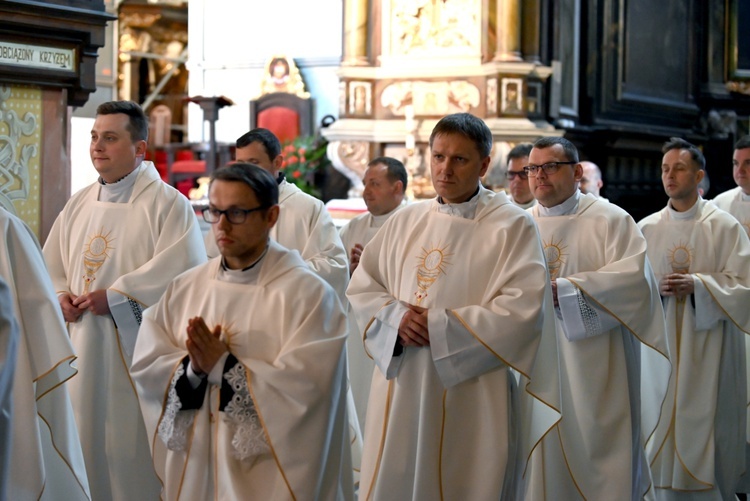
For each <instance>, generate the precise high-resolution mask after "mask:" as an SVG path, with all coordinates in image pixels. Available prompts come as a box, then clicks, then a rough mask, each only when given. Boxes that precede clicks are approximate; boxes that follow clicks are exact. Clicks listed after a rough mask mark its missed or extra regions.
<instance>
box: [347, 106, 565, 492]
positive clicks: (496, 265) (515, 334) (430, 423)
mask: <svg viewBox="0 0 750 501" xmlns="http://www.w3.org/2000/svg"><path fill="white" fill-rule="evenodd" d="M492 144H493V138H492V132H491V131H490V129H489V127H487V125H486V124H485V123H484V121H482V120H481V119H479V118H477V117H474V116H472V115H470V114H468V113H458V114H454V115H448V116H446V117H444V118H442V119H441V120H440V121H439V122H438V123H437V125H436V126H435V128H434V129H433V131H432V134H431V136H430V149H431V154H432V157H431V173H432V183H433V186H434V188H435V191H436V192H437V194H438V196H437V198H436V199H433V200H430V201H425V202H422V203H418V204H411V205H408V206H406V207H404V208H402V209H400V210H399V211H398V212H396V214H394V215H393V216H392V217H391V218H389V219H388V221H386V223H385V224H384V225H383V227H382V228H381V229H380V230H379V231H378V233H377V234H376V235H375V237H374V238H373V239H372V240H371V241H370V242H369V243H368V244H367V246H365V249H364V251H363V253H362V257H361V260H360V264H359V266H358V267H357V269H356V270H355V272H354V274H353V275H352V279H351V283H350V285H349V288H348V290H347V296H348V297H349V300H350V302H351V304H352V308H353V310H354V312H355V314H356V315H357V321H358V323H359V325H361V326H363V328H364V334H363V336H364V344H365V350H366V351H367V353H368V354H369V355H370V357H372V359H373V361H374V363H375V365H376V369H375V371H374V373H373V375H372V386H371V390H370V400H369V404H368V411H367V426H366V428H365V447H364V451H363V460H362V474H361V484H360V498H361V499H368V500H376V501H377V500H389V501H390V500H394V499H471V500H497V499H515V495H516V489H517V484H518V480H519V478H520V475H521V473H522V472H521V471H520V470H521V469H522V468H520V469H517V468H516V467H517V466H518V465H519V464H520V463H521V462H522V461H520V458H524V457H525V454H526V453H527V452H528V450H529V449H530V448H531V444H533V443H535V442H536V440H538V439H539V435H536V434H535V433H539V434H544V433H545V432H546V431H547V430H548V429H549V428H550V427H551V426H552V424H553V423H554V421H555V420H557V419H559V414H558V413H557V412H556V411H555V409H556V407H555V405H556V400H555V398H556V394H557V395H559V392H558V391H557V390H558V388H557V387H556V386H555V385H554V383H553V382H551V381H545V380H543V379H542V378H541V377H540V378H536V377H535V374H534V372H533V369H534V367H535V364H534V362H535V360H536V362H537V366H548V365H551V366H553V367H556V357H555V353H554V346H553V344H554V338H553V337H552V336H553V335H554V333H553V332H551V331H550V330H549V329H545V326H549V325H550V324H549V323H545V319H546V318H551V316H552V311H551V306H552V305H551V297H550V292H549V286H548V285H547V283H546V277H547V271H546V268H545V265H544V257H543V254H542V249H541V246H540V243H539V239H538V236H537V233H536V230H535V228H534V225H533V221H532V220H531V218H530V217H529V215H528V214H526V213H525V212H524V211H523V210H521V209H519V208H518V207H516V206H514V205H513V204H512V203H510V201H509V200H508V197H507V196H506V195H505V194H504V193H494V192H491V191H489V190H487V189H485V188H484V187H482V185H481V183H480V178H481V177H482V176H483V175H484V174H485V172H486V171H487V168H488V167H489V164H490V150H491V148H492ZM543 313H547V315H543ZM550 334H551V335H552V336H550ZM550 343H552V344H550ZM543 347H544V348H545V349H543ZM538 353H539V354H542V353H544V354H545V355H548V356H545V357H544V358H543V359H541V360H537V359H536V357H537V354H538ZM511 369H516V370H517V371H518V372H519V373H520V374H521V376H520V378H521V381H522V383H521V385H520V386H518V387H516V379H515V378H514V376H513V374H512V373H511ZM529 377H530V379H531V383H530V385H527V383H529ZM534 385H537V386H534ZM537 390H539V391H537ZM519 394H525V395H527V396H528V401H527V403H528V405H529V407H531V408H539V409H540V411H541V412H543V413H545V414H543V415H542V414H540V415H538V416H537V417H538V419H537V421H535V423H534V424H535V426H530V421H529V420H528V419H525V418H524V417H521V416H520V412H521V409H520V406H519V405H518V396H519ZM516 426H518V428H517V427H516ZM467 451H470V453H468V454H467Z"/></svg>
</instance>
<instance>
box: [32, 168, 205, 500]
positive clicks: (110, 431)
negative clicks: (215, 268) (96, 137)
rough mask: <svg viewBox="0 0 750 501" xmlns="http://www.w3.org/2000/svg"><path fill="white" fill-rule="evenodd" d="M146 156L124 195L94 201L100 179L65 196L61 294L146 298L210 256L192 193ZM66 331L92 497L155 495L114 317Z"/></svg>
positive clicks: (57, 244) (56, 238)
mask: <svg viewBox="0 0 750 501" xmlns="http://www.w3.org/2000/svg"><path fill="white" fill-rule="evenodd" d="M146 164H147V165H146V168H145V169H142V171H141V172H140V173H139V175H138V178H137V180H136V183H135V186H134V188H133V193H132V195H131V197H130V201H129V202H127V203H109V202H100V201H98V200H97V196H98V191H99V184H98V183H95V184H93V185H91V186H89V187H87V188H84V189H83V190H81V191H79V192H78V193H76V194H75V195H74V196H73V197H72V198H71V199H70V200H69V201H68V203H67V204H66V206H65V208H64V209H63V211H62V212H61V213H60V215H59V216H58V218H57V220H56V221H55V224H54V225H53V227H52V230H51V232H50V235H49V237H48V239H47V242H46V244H45V246H44V257H45V259H46V261H47V265H48V268H49V271H50V275H51V277H52V283H53V285H54V287H55V289H56V291H57V293H58V294H59V293H62V292H70V293H71V294H73V295H74V296H77V295H80V294H82V293H84V292H87V291H93V290H100V289H111V290H114V291H116V292H119V293H120V294H122V295H124V296H126V297H128V298H130V299H132V300H134V301H135V302H137V303H138V304H139V305H141V306H142V307H144V308H145V307H148V306H150V305H152V304H154V303H156V301H157V300H158V299H159V297H161V295H162V293H163V292H164V290H165V289H166V287H167V285H168V284H169V282H170V281H171V280H172V279H173V278H174V277H175V276H177V275H179V274H180V273H182V272H184V271H185V270H188V269H190V268H192V267H193V266H195V265H197V264H200V263H201V262H204V261H205V259H206V256H205V247H204V246H203V244H202V242H201V233H200V229H199V228H198V222H197V220H196V218H195V213H194V212H193V210H192V208H191V206H190V204H189V202H188V201H187V199H186V198H185V197H184V196H183V195H182V194H180V193H179V192H178V191H177V190H175V189H174V188H172V187H170V186H169V185H167V184H166V183H164V182H163V181H162V180H161V178H160V177H159V175H158V173H157V172H156V169H155V168H154V167H153V165H152V164H151V163H150V162H146ZM68 331H69V332H70V339H71V341H72V342H73V347H74V349H75V351H76V354H77V355H78V361H77V368H78V375H77V376H76V377H75V378H73V380H71V383H70V394H71V400H72V402H73V409H74V411H75V416H76V421H77V425H78V429H79V433H80V438H81V445H82V447H83V453H84V457H85V460H86V470H87V472H88V477H89V483H90V486H91V493H92V496H93V498H94V499H115V500H117V499H123V500H125V499H128V500H129V499H153V498H154V496H158V492H159V488H160V483H159V480H158V479H157V478H156V476H155V474H154V470H153V467H152V464H151V461H150V453H149V448H148V441H147V438H146V432H145V428H144V426H143V419H142V417H141V412H140V408H139V405H138V399H137V397H136V393H135V387H134V385H133V382H132V380H131V378H130V375H129V372H128V369H129V366H130V358H131V357H130V356H129V355H128V354H127V352H126V350H124V349H123V343H122V340H121V336H120V334H119V333H118V331H117V328H116V326H115V324H114V322H113V320H112V318H111V317H110V316H108V315H104V316H97V315H93V314H92V313H90V312H86V313H84V314H83V316H82V317H81V318H80V319H79V320H78V321H77V322H74V323H69V324H68Z"/></svg>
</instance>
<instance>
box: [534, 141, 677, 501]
mask: <svg viewBox="0 0 750 501" xmlns="http://www.w3.org/2000/svg"><path fill="white" fill-rule="evenodd" d="M526 171H527V173H528V175H529V185H530V186H531V190H532V192H533V193H534V196H535V198H536V199H537V202H538V204H537V205H536V206H535V207H533V208H531V209H529V212H530V213H531V214H532V215H533V216H534V220H535V221H536V224H537V227H538V228H539V233H540V236H541V237H542V242H543V245H544V250H545V254H546V257H547V265H548V267H549V276H550V280H551V284H552V292H553V297H554V302H555V307H556V308H555V324H556V330H557V344H558V356H559V359H560V371H559V380H560V392H561V399H562V420H561V421H560V423H559V424H558V425H557V427H556V429H555V430H554V431H553V432H552V433H549V434H548V435H546V436H545V438H544V440H543V441H542V442H541V444H539V446H538V447H536V448H535V449H534V451H533V453H532V455H531V458H530V461H529V466H528V468H527V470H526V477H525V478H524V482H525V487H526V491H525V497H524V499H529V500H533V499H544V498H545V495H547V496H548V495H549V494H545V493H554V494H553V496H554V497H555V498H557V499H565V500H568V499H592V500H594V499H596V500H599V499H609V498H611V497H612V496H614V497H615V498H617V499H623V500H625V499H627V500H632V501H635V500H640V499H643V497H644V496H646V495H647V492H648V491H649V490H650V489H651V488H652V486H651V482H650V477H649V474H648V463H647V461H646V456H645V443H646V439H647V437H648V436H649V435H650V433H651V431H652V430H653V429H654V427H655V426H656V422H657V419H658V411H659V406H660V405H661V403H662V400H663V399H664V394H665V392H666V387H667V382H668V379H669V372H670V362H669V351H668V349H667V339H666V334H665V332H664V318H663V311H662V306H661V301H660V298H659V292H658V288H657V284H656V280H655V279H654V276H653V272H652V271H651V266H650V264H649V261H648V259H647V257H646V240H645V239H644V238H643V235H642V234H641V232H640V231H639V230H638V227H637V226H636V224H635V221H633V218H631V217H630V215H628V214H627V213H626V212H625V211H623V210H622V209H620V208H619V207H617V206H615V205H613V204H610V203H607V202H603V201H602V200H601V199H598V198H596V197H594V196H593V195H591V194H582V193H581V192H580V190H579V189H578V186H579V182H580V180H581V177H582V175H583V168H582V166H581V164H580V162H579V160H578V150H577V149H576V147H575V146H574V145H573V144H572V143H571V142H570V141H568V140H567V139H565V138H561V137H544V138H541V139H539V140H537V141H536V142H535V143H534V148H533V149H532V150H531V153H530V154H529V164H528V165H527V167H526ZM641 361H650V362H652V366H653V370H652V373H651V374H650V377H649V384H648V385H645V386H644V387H642V386H641V385H640V384H639V379H640V363H641Z"/></svg>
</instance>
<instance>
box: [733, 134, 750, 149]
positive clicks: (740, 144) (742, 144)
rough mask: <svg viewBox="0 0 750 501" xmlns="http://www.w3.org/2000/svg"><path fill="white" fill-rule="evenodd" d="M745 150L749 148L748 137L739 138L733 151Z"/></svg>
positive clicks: (749, 141) (749, 136)
mask: <svg viewBox="0 0 750 501" xmlns="http://www.w3.org/2000/svg"><path fill="white" fill-rule="evenodd" d="M745 148H750V135H747V136H743V137H741V138H740V140H739V141H737V143H735V145H734V149H735V150H744V149H745Z"/></svg>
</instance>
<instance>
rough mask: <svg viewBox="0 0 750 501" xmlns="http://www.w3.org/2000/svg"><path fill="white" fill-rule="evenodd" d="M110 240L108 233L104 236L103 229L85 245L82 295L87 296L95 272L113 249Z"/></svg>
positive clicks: (94, 277)
mask: <svg viewBox="0 0 750 501" xmlns="http://www.w3.org/2000/svg"><path fill="white" fill-rule="evenodd" d="M111 242H112V240H110V239H109V233H107V234H104V229H101V230H99V233H97V234H96V235H94V236H92V237H91V238H90V239H89V242H88V243H87V244H86V248H85V249H84V251H83V268H84V269H85V270H86V273H85V275H83V277H82V278H83V284H84V285H83V294H88V293H89V289H90V287H91V284H92V282H93V281H94V280H96V272H97V271H99V268H101V267H102V265H103V264H104V261H106V260H107V258H108V257H109V251H110V250H113V249H114V247H112V246H111V245H110V243H111Z"/></svg>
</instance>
